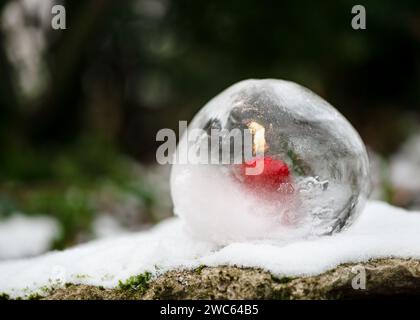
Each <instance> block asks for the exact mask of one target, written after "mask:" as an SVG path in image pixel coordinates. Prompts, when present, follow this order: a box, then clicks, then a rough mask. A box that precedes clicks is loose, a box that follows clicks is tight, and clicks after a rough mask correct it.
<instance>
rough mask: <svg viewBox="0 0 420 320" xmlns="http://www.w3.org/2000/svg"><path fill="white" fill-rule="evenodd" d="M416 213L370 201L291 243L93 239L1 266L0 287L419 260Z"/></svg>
mask: <svg viewBox="0 0 420 320" xmlns="http://www.w3.org/2000/svg"><path fill="white" fill-rule="evenodd" d="M419 230H420V212H414V211H413V212H409V211H406V210H403V209H400V208H396V207H392V206H390V205H388V204H386V203H384V202H379V201H370V202H369V203H368V204H367V206H366V208H365V210H364V212H363V213H362V215H361V216H360V218H359V219H358V220H357V221H356V222H355V224H354V225H353V226H352V227H350V228H349V229H348V230H347V231H344V232H342V233H339V234H336V235H333V236H325V237H320V238H316V239H312V240H301V241H297V242H296V241H295V242H291V243H282V244H279V243H273V242H269V241H259V242H252V243H249V242H248V243H232V244H229V245H227V246H224V247H218V246H216V245H214V244H212V243H209V242H203V241H198V240H195V239H192V238H191V236H189V234H187V233H186V231H185V229H184V226H183V224H182V221H181V220H179V219H178V218H171V219H168V220H166V221H164V222H162V223H160V224H159V225H157V226H156V227H154V228H153V229H151V230H149V231H145V232H140V233H136V234H130V235H126V236H121V237H117V238H110V239H101V240H96V241H93V242H91V243H88V244H84V245H80V246H78V247H74V248H72V249H68V250H65V251H62V252H51V253H48V254H45V255H43V256H40V257H36V258H30V259H22V260H18V261H9V262H7V261H6V262H2V263H0V292H5V293H8V294H10V295H11V296H12V297H16V296H24V295H27V294H29V293H30V292H32V291H34V290H37V289H40V288H42V287H45V286H47V287H49V286H51V285H63V284H64V283H66V282H72V283H83V284H91V285H102V286H104V287H114V286H116V285H118V280H124V279H126V278H128V277H129V276H132V275H136V274H140V273H143V272H145V271H151V272H153V273H155V274H156V273H162V272H164V271H166V270H169V269H174V268H179V267H183V268H194V267H197V266H199V265H202V264H204V265H208V266H216V265H238V266H248V267H262V268H264V269H266V270H269V271H271V272H273V273H274V274H276V275H278V276H282V275H283V276H284V275H287V276H298V275H314V274H319V273H322V272H324V271H326V270H328V269H331V268H334V267H335V266H337V265H339V264H341V263H346V262H359V261H366V260H368V259H370V258H380V257H391V256H393V257H400V258H409V257H412V258H420V233H419Z"/></svg>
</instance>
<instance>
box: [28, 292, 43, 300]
mask: <svg viewBox="0 0 420 320" xmlns="http://www.w3.org/2000/svg"><path fill="white" fill-rule="evenodd" d="M42 298H43V296H41V295H40V294H39V293H31V294H30V295H29V296H28V297H27V299H28V300H41V299H42Z"/></svg>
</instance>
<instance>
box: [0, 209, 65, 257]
mask: <svg viewBox="0 0 420 320" xmlns="http://www.w3.org/2000/svg"><path fill="white" fill-rule="evenodd" d="M58 231H59V227H58V223H57V221H56V220H54V219H52V218H50V217H46V216H38V217H28V216H24V215H22V214H14V215H12V216H11V217H9V218H7V219H5V220H0V260H2V259H15V258H22V257H28V256H34V255H38V254H41V253H44V252H46V251H48V250H49V249H50V247H51V244H52V241H53V240H54V239H55V238H56V237H57V235H58Z"/></svg>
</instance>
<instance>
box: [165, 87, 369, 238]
mask: <svg viewBox="0 0 420 320" xmlns="http://www.w3.org/2000/svg"><path fill="white" fill-rule="evenodd" d="M235 130H236V131H235ZM246 131H247V132H248V133H249V136H248V137H250V143H251V147H250V148H248V149H247V148H246V146H247V144H246V143H247V141H248V140H246V137H247V133H246ZM197 132H198V133H197ZM238 132H239V133H238ZM192 133H194V134H192ZM215 134H216V135H217V134H219V136H218V137H217V139H215V138H214V136H215ZM238 136H240V137H241V138H242V140H241V141H242V142H243V144H242V145H239V147H238V145H236V143H237V140H235V138H237V137H238ZM214 141H216V142H214ZM203 146H205V152H203V148H204V147H203ZM247 150H248V152H247ZM177 152H178V159H179V155H180V154H188V155H191V154H192V155H195V156H197V158H200V159H201V160H202V159H203V158H202V157H201V155H203V154H204V155H208V161H207V162H205V161H199V162H197V161H195V162H194V161H191V159H190V158H188V160H189V161H187V162H186V163H180V162H179V161H178V162H177V163H175V164H174V165H173V168H172V174H171V192H172V199H173V202H174V208H175V213H176V214H177V215H179V216H180V217H181V218H182V219H183V220H184V222H185V224H186V225H187V227H188V228H189V230H190V232H192V233H193V234H194V235H195V236H197V237H199V238H203V239H207V240H211V241H214V242H217V243H222V244H223V243H229V242H232V241H244V240H250V239H251V240H258V239H267V238H268V239H273V240H280V241H281V240H288V239H295V238H304V237H313V236H317V235H324V234H331V233H334V232H337V231H340V230H341V229H342V228H344V227H346V226H348V225H349V224H350V223H351V222H352V221H353V220H354V218H355V217H357V214H358V213H359V212H360V211H361V209H362V208H363V206H364V203H365V200H366V198H367V195H368V193H369V187H370V182H369V164H368V157H367V154H366V150H365V146H364V144H363V142H362V141H361V139H360V137H359V135H358V134H357V132H356V131H355V129H354V128H353V127H352V126H351V125H350V123H349V122H348V121H347V120H346V119H345V118H344V117H343V116H342V115H341V114H340V113H339V112H338V111H337V110H336V109H335V108H334V107H333V106H331V105H330V104H329V103H328V102H326V101H325V100H323V99H322V98H321V97H319V96H318V95H316V94H315V93H313V92H312V91H310V90H308V89H306V88H304V87H302V86H300V85H298V84H296V83H293V82H289V81H283V80H274V79H266V80H246V81H241V82H239V83H237V84H234V85H233V86H231V87H229V88H228V89H226V90H225V91H223V92H222V93H220V94H219V95H217V96H216V97H215V98H213V99H212V100H210V101H209V102H208V103H207V104H206V105H205V106H204V107H203V108H202V109H201V110H200V111H199V112H198V114H197V115H196V116H195V118H194V119H193V121H192V122H191V123H190V125H189V126H188V132H187V133H184V135H183V137H182V138H181V141H180V143H179V145H178V149H177ZM198 154H200V157H198ZM226 155H227V157H225V156H226ZM260 164H262V168H263V169H262V170H259V171H258V170H257V171H258V174H255V172H254V173H252V174H250V173H249V171H247V169H256V168H257V167H258V166H259V165H260Z"/></svg>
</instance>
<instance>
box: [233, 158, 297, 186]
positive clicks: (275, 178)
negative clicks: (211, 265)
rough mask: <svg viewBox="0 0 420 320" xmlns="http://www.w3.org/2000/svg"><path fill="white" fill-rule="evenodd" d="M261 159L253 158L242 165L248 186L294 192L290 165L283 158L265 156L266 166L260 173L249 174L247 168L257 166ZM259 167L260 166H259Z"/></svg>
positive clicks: (245, 182)
mask: <svg viewBox="0 0 420 320" xmlns="http://www.w3.org/2000/svg"><path fill="white" fill-rule="evenodd" d="M258 160H259V159H253V160H251V161H248V162H245V163H243V164H242V165H241V175H242V176H243V182H244V184H245V185H246V186H247V187H250V188H252V189H257V190H258V189H260V190H262V191H265V192H275V191H277V192H280V193H282V194H286V193H287V194H289V193H293V186H292V184H291V175H290V170H289V167H288V166H287V164H286V163H284V162H283V161H281V160H277V159H274V158H272V157H270V156H265V157H263V159H262V160H263V164H264V168H263V170H262V172H261V173H260V174H258V175H249V174H247V170H246V169H247V168H255V167H256V165H257V161H258ZM257 168H258V167H257Z"/></svg>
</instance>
